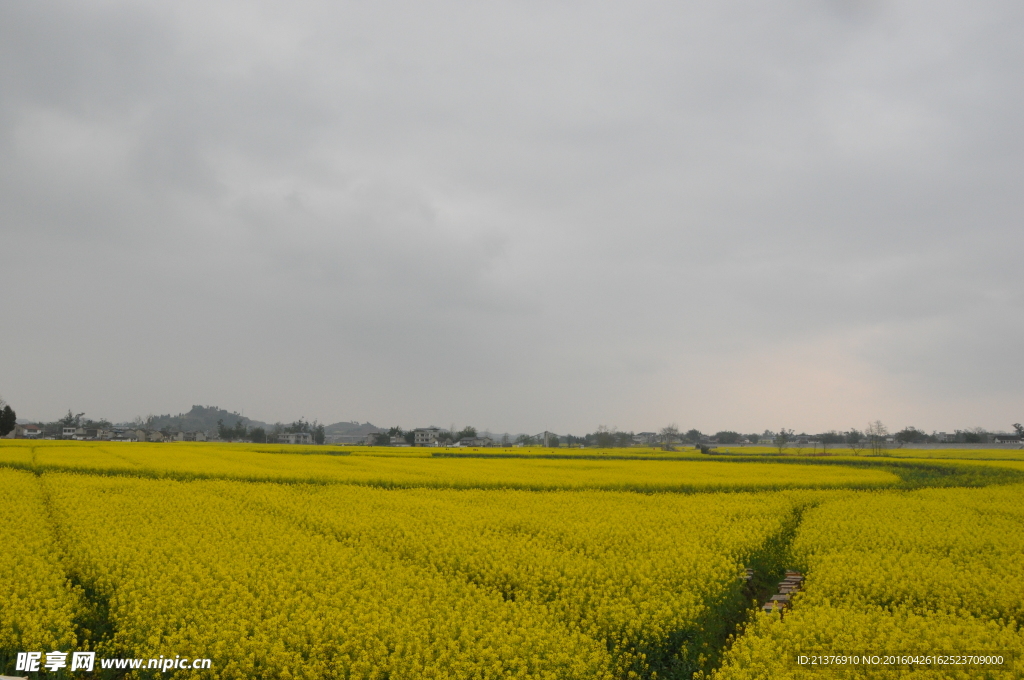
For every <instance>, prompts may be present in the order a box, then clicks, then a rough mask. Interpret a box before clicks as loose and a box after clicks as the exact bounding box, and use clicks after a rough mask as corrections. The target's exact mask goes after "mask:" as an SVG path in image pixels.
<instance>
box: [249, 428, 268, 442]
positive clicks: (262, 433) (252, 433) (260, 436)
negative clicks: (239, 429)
mask: <svg viewBox="0 0 1024 680" xmlns="http://www.w3.org/2000/svg"><path fill="white" fill-rule="evenodd" d="M248 439H249V441H251V442H253V443H255V444H266V443H267V431H266V430H265V429H263V428H262V427H254V428H252V429H251V430H249V437H248Z"/></svg>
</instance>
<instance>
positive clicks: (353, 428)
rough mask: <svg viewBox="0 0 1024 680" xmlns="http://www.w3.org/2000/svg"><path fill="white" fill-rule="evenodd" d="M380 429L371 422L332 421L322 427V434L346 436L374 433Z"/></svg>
mask: <svg viewBox="0 0 1024 680" xmlns="http://www.w3.org/2000/svg"><path fill="white" fill-rule="evenodd" d="M380 431H381V429H380V428H379V427H377V426H376V425H373V424H371V423H358V422H354V421H353V422H351V423H346V422H341V423H334V424H333V425H328V426H326V427H324V434H326V435H328V436H330V435H348V436H352V437H355V436H360V435H361V436H364V437H365V436H366V435H368V434H374V433H376V432H380Z"/></svg>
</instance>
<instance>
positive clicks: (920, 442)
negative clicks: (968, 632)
mask: <svg viewBox="0 0 1024 680" xmlns="http://www.w3.org/2000/svg"><path fill="white" fill-rule="evenodd" d="M0 437H4V438H7V439H54V440H56V439H64V440H76V441H111V442H213V441H219V442H251V443H257V444H304V445H324V444H326V445H335V446H339V445H340V446H344V445H350V446H353V445H354V446H395V447H402V446H419V447H474V448H479V447H494V446H502V447H516V446H542V447H551V448H557V447H573V448H579V447H596V448H624V447H660V448H663V449H672V448H674V447H676V446H693V447H696V448H699V449H701V450H703V451H705V452H709V451H711V450H713V449H715V448H717V447H721V446H771V447H778V448H779V450H780V452H781V450H782V449H783V448H786V449H793V448H795V449H798V450H804V449H808V450H810V452H816V451H821V452H826V451H827V450H828V449H829V448H844V449H853V450H854V451H857V450H859V449H876V450H877V449H882V448H898V447H903V446H928V445H947V446H948V445H961V446H1008V445H1016V446H1020V445H1022V443H1024V426H1022V425H1021V424H1020V423H1014V425H1013V431H1012V432H1009V431H1007V432H989V431H986V430H983V429H981V428H975V429H965V430H954V431H953V432H932V433H931V434H928V433H925V432H923V431H921V430H919V429H917V428H915V427H905V428H903V429H902V430H899V431H897V432H890V431H889V430H888V428H886V426H885V425H884V424H882V423H881V422H880V421H875V422H873V423H869V424H868V425H867V427H865V428H864V429H863V430H858V429H850V430H846V431H836V430H832V431H828V432H822V433H817V434H808V433H799V434H798V433H795V432H794V431H793V430H789V429H786V428H780V429H779V430H777V431H771V430H766V431H764V432H761V433H753V434H741V433H739V432H734V431H727V430H726V431H719V432H716V433H714V434H705V433H703V432H701V431H700V430H697V429H690V430H688V431H685V432H683V431H681V430H680V429H679V428H678V427H676V426H674V425H669V426H666V427H663V428H661V429H660V430H659V431H657V432H639V433H634V432H623V431H618V430H616V429H615V428H608V427H604V426H600V427H598V428H597V429H596V430H595V431H594V432H591V433H588V434H585V435H582V436H574V435H571V434H565V435H561V434H556V433H554V432H548V431H545V432H540V433H537V434H532V435H527V434H518V435H512V434H509V433H505V434H500V435H495V434H493V433H490V432H486V431H485V432H478V431H477V429H476V428H474V427H463V428H461V429H457V428H456V427H455V426H454V425H453V426H451V427H449V428H441V427H433V426H431V427H418V428H413V429H408V430H407V429H403V428H401V427H391V428H387V429H385V428H379V427H376V426H374V425H372V424H371V423H368V422H366V423H359V422H357V421H352V422H339V423H334V424H331V425H324V424H321V423H319V422H317V421H315V420H314V421H312V422H310V421H307V420H305V419H304V418H300V419H299V420H296V421H293V422H291V423H288V424H284V423H275V424H273V425H271V424H268V423H264V422H260V421H256V420H251V419H249V418H246V417H245V416H243V415H242V414H240V413H237V412H234V411H226V410H224V409H221V408H219V407H217V406H193V407H192V409H191V410H190V411H189V412H187V413H179V414H178V415H176V416H172V415H163V416H148V417H147V418H141V417H139V418H136V419H135V420H134V421H133V422H131V423H121V424H113V423H110V422H109V421H107V420H103V419H100V420H91V419H89V418H86V417H85V414H84V413H77V414H76V413H72V412H71V411H70V410H69V411H68V413H67V415H66V416H64V417H63V418H61V419H59V420H57V421H54V422H49V423H31V422H23V421H18V420H17V417H16V414H15V412H14V410H13V409H12V407H11V406H10V405H8V404H5V403H2V404H0Z"/></svg>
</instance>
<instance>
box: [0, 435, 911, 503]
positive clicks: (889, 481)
mask: <svg viewBox="0 0 1024 680" xmlns="http://www.w3.org/2000/svg"><path fill="white" fill-rule="evenodd" d="M265 448H266V447H259V446H256V447H247V446H242V445H234V444H216V443H187V442H180V443H170V444H147V443H118V442H45V441H39V442H37V441H26V440H22V441H15V442H11V443H7V442H4V443H0V465H3V464H5V463H6V464H7V465H11V466H20V467H26V468H31V469H35V470H51V471H61V470H65V471H72V470H81V471H88V472H100V473H117V474H135V475H145V476H157V477H161V476H163V477H173V478H179V479H192V478H196V479H202V478H222V479H241V480H247V481H285V482H317V483H351V484H365V485H374V486H395V487H418V486H424V487H435V488H521V489H533V490H557V489H615V490H621V491H642V492H648V491H691V492H692V491H716V490H720V489H742V490H756V489H787V488H846V487H851V486H855V487H884V486H891V485H893V484H895V483H898V482H899V479H898V478H897V477H896V476H895V475H893V474H892V473H890V472H887V471H884V470H878V469H869V468H858V467H847V466H842V465H828V466H818V465H793V464H775V463H760V462H757V463H739V462H723V461H706V460H573V459H565V460H561V459H542V458H526V459H502V458H426V457H411V458H404V457H389V456H348V455H323V454H314V453H309V452H308V451H309V450H315V447H305V448H304V449H303V450H305V451H307V452H306V453H268V452H266V451H265V450H259V449H265ZM297 448H298V447H297Z"/></svg>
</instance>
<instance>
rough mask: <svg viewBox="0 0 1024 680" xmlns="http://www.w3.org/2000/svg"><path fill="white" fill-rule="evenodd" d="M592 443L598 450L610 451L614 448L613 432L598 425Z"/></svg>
mask: <svg viewBox="0 0 1024 680" xmlns="http://www.w3.org/2000/svg"><path fill="white" fill-rule="evenodd" d="M593 441H594V444H596V445H597V447H598V448H600V449H610V448H611V447H613V446H615V431H614V430H610V429H608V428H607V427H605V426H604V425H598V426H597V431H596V432H595V433H594V435H593Z"/></svg>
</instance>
